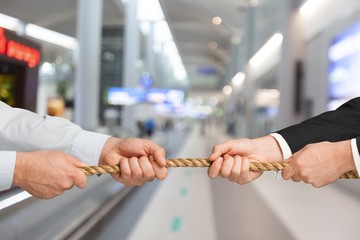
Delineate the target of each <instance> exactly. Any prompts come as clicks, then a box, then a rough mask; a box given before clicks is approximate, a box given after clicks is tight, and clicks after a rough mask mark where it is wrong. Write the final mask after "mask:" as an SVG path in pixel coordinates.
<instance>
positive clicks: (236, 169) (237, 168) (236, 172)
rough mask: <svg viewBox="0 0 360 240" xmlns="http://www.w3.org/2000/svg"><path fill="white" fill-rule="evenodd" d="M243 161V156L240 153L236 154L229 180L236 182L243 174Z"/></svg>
mask: <svg viewBox="0 0 360 240" xmlns="http://www.w3.org/2000/svg"><path fill="white" fill-rule="evenodd" d="M241 162H242V158H241V157H240V156H239V155H236V156H235V157H234V165H233V167H232V169H231V173H230V176H229V180H230V181H232V182H236V181H237V180H238V179H239V177H240V174H241Z"/></svg>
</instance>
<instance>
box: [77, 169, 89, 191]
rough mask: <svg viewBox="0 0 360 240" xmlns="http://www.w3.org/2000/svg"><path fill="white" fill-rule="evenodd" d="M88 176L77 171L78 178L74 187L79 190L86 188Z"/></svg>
mask: <svg viewBox="0 0 360 240" xmlns="http://www.w3.org/2000/svg"><path fill="white" fill-rule="evenodd" d="M86 180H87V178H86V175H85V174H84V173H83V172H82V171H81V170H79V169H76V176H75V179H74V185H75V186H76V187H78V188H85V187H86Z"/></svg>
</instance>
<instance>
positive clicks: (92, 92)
mask: <svg viewBox="0 0 360 240" xmlns="http://www.w3.org/2000/svg"><path fill="white" fill-rule="evenodd" d="M102 8H103V1H102V0H78V10H77V11H78V12H77V13H78V14H77V15H78V17H77V18H78V19H77V38H78V44H79V45H78V49H77V59H76V63H77V66H76V89H75V91H76V94H75V116H74V118H75V119H74V120H75V122H76V123H77V124H79V125H80V126H81V127H83V128H84V129H87V130H96V128H97V127H98V115H99V114H98V112H99V82H100V79H99V78H100V46H101V45H100V43H101V29H102Z"/></svg>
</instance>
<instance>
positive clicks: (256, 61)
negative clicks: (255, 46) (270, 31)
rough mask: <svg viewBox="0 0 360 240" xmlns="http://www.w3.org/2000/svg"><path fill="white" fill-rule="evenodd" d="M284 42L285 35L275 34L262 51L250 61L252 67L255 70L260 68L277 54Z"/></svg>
mask: <svg viewBox="0 0 360 240" xmlns="http://www.w3.org/2000/svg"><path fill="white" fill-rule="evenodd" d="M282 41H283V35H282V34H281V33H275V34H274V35H273V36H272V37H271V38H270V39H269V40H268V41H267V42H266V43H265V44H264V46H262V47H261V48H260V50H259V51H258V52H257V53H256V54H255V55H254V56H253V57H252V58H251V59H250V61H249V63H250V66H251V67H253V68H255V67H258V66H260V65H261V64H262V63H263V62H265V61H266V60H268V59H269V57H270V56H271V55H272V54H273V53H274V52H276V50H277V49H278V48H279V47H280V46H281V43H282Z"/></svg>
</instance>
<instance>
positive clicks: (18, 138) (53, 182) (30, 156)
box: [0, 101, 167, 198]
mask: <svg viewBox="0 0 360 240" xmlns="http://www.w3.org/2000/svg"><path fill="white" fill-rule="evenodd" d="M0 116H1V118H0V143H1V144H0V191H2V190H7V189H10V188H11V186H12V185H14V186H19V187H21V188H23V189H24V190H27V191H28V192H29V193H31V194H32V195H34V196H36V197H38V198H53V197H55V196H58V195H60V194H62V193H63V192H64V191H65V190H67V189H70V188H72V187H73V186H77V187H80V188H83V187H85V185H86V176H85V175H84V174H83V173H82V172H81V171H80V170H79V168H78V167H81V166H86V165H119V167H120V168H121V173H118V174H112V177H113V178H114V179H115V180H117V181H118V182H120V183H123V184H125V185H128V186H138V185H141V184H143V183H144V182H146V181H151V180H153V179H154V178H158V179H164V178H165V177H166V174H167V168H166V160H165V151H164V149H163V148H161V147H160V146H158V145H156V144H154V143H152V142H151V141H149V140H144V139H138V138H127V139H119V138H115V137H111V136H108V135H104V134H100V133H95V132H91V131H86V130H83V129H82V128H81V127H80V126H78V125H76V124H74V123H72V122H70V121H68V120H66V119H64V118H59V117H50V116H40V115H38V114H36V113H33V112H30V111H27V110H24V109H19V108H12V107H10V106H8V105H6V104H5V103H3V102H1V101H0Z"/></svg>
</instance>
